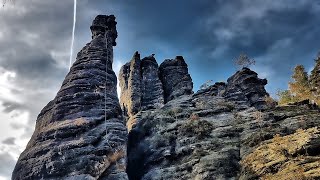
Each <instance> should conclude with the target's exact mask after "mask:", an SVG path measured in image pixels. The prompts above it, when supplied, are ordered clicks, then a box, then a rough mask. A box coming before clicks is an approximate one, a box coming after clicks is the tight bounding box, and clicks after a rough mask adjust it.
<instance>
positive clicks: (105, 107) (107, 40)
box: [104, 31, 110, 137]
mask: <svg viewBox="0 0 320 180" xmlns="http://www.w3.org/2000/svg"><path fill="white" fill-rule="evenodd" d="M105 38H106V50H107V59H106V81H105V88H104V121H105V122H104V123H105V125H106V126H105V128H106V137H107V134H108V129H107V80H108V60H109V53H110V52H109V47H108V44H109V38H110V37H109V35H108V31H107V32H106V33H105Z"/></svg>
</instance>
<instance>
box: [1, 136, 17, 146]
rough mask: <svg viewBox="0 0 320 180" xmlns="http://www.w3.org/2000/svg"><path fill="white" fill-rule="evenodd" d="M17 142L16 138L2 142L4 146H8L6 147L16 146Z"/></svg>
mask: <svg viewBox="0 0 320 180" xmlns="http://www.w3.org/2000/svg"><path fill="white" fill-rule="evenodd" d="M15 140H16V138H15V137H9V138H7V139H5V140H3V141H2V143H3V144H6V145H15V143H14V141H15Z"/></svg>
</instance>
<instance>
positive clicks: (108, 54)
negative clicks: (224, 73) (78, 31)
mask: <svg viewBox="0 0 320 180" xmlns="http://www.w3.org/2000/svg"><path fill="white" fill-rule="evenodd" d="M115 25H116V22H115V18H114V16H101V15H99V16H97V17H96V19H95V20H94V21H93V25H92V26H91V30H92V38H93V40H92V41H91V42H90V43H89V44H87V45H86V46H85V47H84V48H83V49H82V50H81V51H80V52H79V53H78V55H77V60H76V62H75V63H74V64H73V66H72V68H71V70H70V72H69V73H68V75H67V76H66V78H65V80H64V82H63V84H62V87H61V89H60V91H59V92H58V94H57V96H56V97H55V98H54V100H52V101H51V102H50V103H49V104H48V105H47V106H46V107H45V108H44V109H43V110H42V111H41V113H40V114H39V116H38V119H37V123H36V129H35V132H34V134H33V136H32V138H31V140H30V142H29V144H28V146H27V148H26V150H25V151H24V152H23V153H22V154H21V156H20V158H19V160H18V162H17V165H16V167H15V170H14V172H13V176H12V179H14V180H19V179H77V180H78V179H79V180H82V179H83V180H85V179H86V180H87V179H99V180H100V179H101V180H126V179H131V180H162V179H165V180H176V179H181V180H189V179H196V180H211V179H243V180H246V179H320V163H319V162H320V153H319V148H320V129H319V126H320V121H319V119H320V113H319V111H318V110H317V109H314V107H312V108H310V107H309V106H308V105H305V104H304V103H300V104H293V105H288V106H282V107H275V106H274V104H273V103H271V104H270V102H268V101H267V99H268V98H270V97H269V94H268V93H267V92H266V90H265V87H264V86H265V85H266V84H267V80H265V79H259V78H258V75H257V73H255V72H254V71H251V70H250V69H248V68H243V69H242V70H240V71H238V72H236V73H235V74H234V75H233V76H231V77H230V78H229V79H228V80H227V82H226V83H225V82H219V83H215V84H213V85H211V86H209V87H207V88H205V89H201V90H199V91H198V92H196V93H195V94H193V92H192V86H193V83H192V80H191V77H190V75H189V73H188V66H187V64H186V63H185V61H184V59H183V58H182V57H181V56H177V57H176V58H175V59H173V60H165V61H164V62H163V63H162V64H161V65H160V66H159V67H158V64H157V62H156V60H155V58H154V56H153V55H151V56H148V57H146V58H143V59H142V60H141V59H140V54H139V53H138V52H136V53H135V54H134V56H133V58H132V60H131V61H130V62H129V63H127V64H125V65H124V66H123V67H122V68H121V71H120V74H119V78H120V87H121V98H120V104H121V107H122V109H123V111H121V108H120V104H119V102H118V98H117V94H116V81H117V80H116V76H115V74H114V72H113V70H112V58H113V51H112V50H113V49H112V48H113V46H115V45H116V42H115V39H116V37H117V31H116V28H115ZM122 115H124V116H125V118H126V120H124V118H123V116H122ZM125 121H127V129H128V130H130V131H129V134H128V133H127V129H126V127H125ZM127 151H128V153H127Z"/></svg>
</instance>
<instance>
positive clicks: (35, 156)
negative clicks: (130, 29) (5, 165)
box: [12, 15, 128, 180]
mask: <svg viewBox="0 0 320 180" xmlns="http://www.w3.org/2000/svg"><path fill="white" fill-rule="evenodd" d="M115 26H116V21H115V17H114V16H113V15H111V16H105V15H99V16H97V17H96V18H95V20H94V21H93V24H92V26H91V31H92V38H93V39H92V41H91V42H90V43H89V44H87V45H86V46H85V47H84V48H83V49H82V50H81V51H80V52H79V53H78V55H77V60H76V61H75V63H74V64H73V66H72V67H71V69H70V72H69V73H68V75H67V76H66V78H65V80H64V81H63V84H62V87H61V89H60V90H59V92H58V93H57V95H56V97H55V98H54V100H52V101H51V102H49V104H48V105H47V106H46V107H44V109H43V110H42V111H41V113H40V114H39V116H38V118H37V122H36V128H35V132H34V133H33V135H32V138H31V140H30V141H29V143H28V145H27V147H26V149H25V150H24V151H23V153H22V154H21V155H20V157H19V160H18V162H17V164H16V166H15V169H14V172H13V174H12V179H13V180H20V179H77V180H78V179H79V180H80V179H88V180H89V179H104V180H111V179H112V180H114V179H121V180H126V179H128V177H127V174H126V172H125V171H126V170H125V169H126V154H127V153H126V142H127V130H126V127H125V125H124V119H123V117H122V111H121V108H120V105H119V101H118V98H117V91H116V84H117V79H116V75H115V73H114V72H113V70H112V58H113V47H112V46H114V45H116V42H115V39H116V37H117V32H116V27H115Z"/></svg>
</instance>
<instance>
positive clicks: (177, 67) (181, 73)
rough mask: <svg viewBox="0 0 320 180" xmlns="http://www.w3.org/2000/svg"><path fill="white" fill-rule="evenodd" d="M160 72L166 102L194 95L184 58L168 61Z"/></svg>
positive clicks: (163, 64) (161, 67) (161, 66)
mask: <svg viewBox="0 0 320 180" xmlns="http://www.w3.org/2000/svg"><path fill="white" fill-rule="evenodd" d="M159 70H160V79H161V82H162V84H163V89H164V100H165V102H168V101H170V100H172V99H174V98H176V97H179V96H181V95H190V94H193V91H192V89H193V82H192V79H191V76H190V74H189V72H188V65H187V64H186V62H185V61H184V59H183V57H182V56H177V57H176V58H175V59H166V60H165V61H164V62H163V63H161V65H160V67H159Z"/></svg>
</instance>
